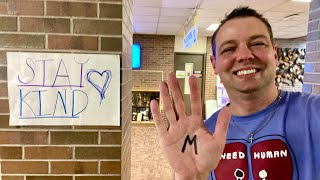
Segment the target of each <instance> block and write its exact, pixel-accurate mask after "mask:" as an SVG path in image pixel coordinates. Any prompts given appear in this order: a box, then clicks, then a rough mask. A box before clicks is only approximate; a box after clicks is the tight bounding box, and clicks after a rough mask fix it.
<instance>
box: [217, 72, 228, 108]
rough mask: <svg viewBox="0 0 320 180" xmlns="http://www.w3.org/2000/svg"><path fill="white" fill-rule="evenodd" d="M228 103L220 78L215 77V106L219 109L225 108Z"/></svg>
mask: <svg viewBox="0 0 320 180" xmlns="http://www.w3.org/2000/svg"><path fill="white" fill-rule="evenodd" d="M228 103H229V96H228V93H227V91H226V89H225V88H224V85H223V84H222V82H221V80H220V77H219V76H217V105H218V106H219V107H221V106H225V105H227V104H228Z"/></svg>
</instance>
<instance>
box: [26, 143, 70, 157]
mask: <svg viewBox="0 0 320 180" xmlns="http://www.w3.org/2000/svg"><path fill="white" fill-rule="evenodd" d="M24 151H25V159H72V148H71V147H55V146H49V147H48V146H47V147H25V148H24Z"/></svg>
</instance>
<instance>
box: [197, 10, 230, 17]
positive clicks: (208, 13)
mask: <svg viewBox="0 0 320 180" xmlns="http://www.w3.org/2000/svg"><path fill="white" fill-rule="evenodd" d="M228 11H229V10H227V9H198V11H197V14H198V17H199V18H200V17H207V18H212V17H224V16H225V14H226V13H227V12H228Z"/></svg>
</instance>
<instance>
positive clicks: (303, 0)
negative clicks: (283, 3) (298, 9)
mask: <svg viewBox="0 0 320 180" xmlns="http://www.w3.org/2000/svg"><path fill="white" fill-rule="evenodd" d="M291 1H297V2H311V1H312V0H291Z"/></svg>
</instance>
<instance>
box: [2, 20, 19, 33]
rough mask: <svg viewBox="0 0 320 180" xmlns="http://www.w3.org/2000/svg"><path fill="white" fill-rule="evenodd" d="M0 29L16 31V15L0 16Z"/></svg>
mask: <svg viewBox="0 0 320 180" xmlns="http://www.w3.org/2000/svg"><path fill="white" fill-rule="evenodd" d="M0 22H1V23H0V31H17V30H18V28H17V18H16V17H0Z"/></svg>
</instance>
